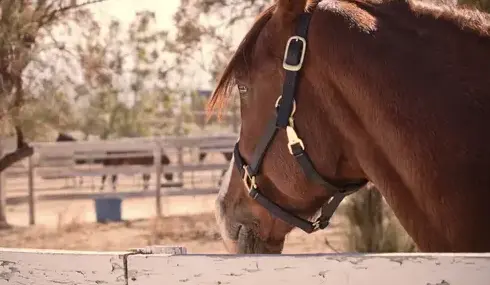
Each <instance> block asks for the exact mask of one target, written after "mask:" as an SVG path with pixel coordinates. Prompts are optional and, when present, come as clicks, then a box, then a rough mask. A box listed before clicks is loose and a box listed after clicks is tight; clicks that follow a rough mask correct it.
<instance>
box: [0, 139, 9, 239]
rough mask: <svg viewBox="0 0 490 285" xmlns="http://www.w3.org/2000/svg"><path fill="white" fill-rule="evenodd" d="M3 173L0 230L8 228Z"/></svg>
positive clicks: (1, 176)
mask: <svg viewBox="0 0 490 285" xmlns="http://www.w3.org/2000/svg"><path fill="white" fill-rule="evenodd" d="M2 157H3V141H2V137H0V158H2ZM4 186H5V175H4V173H3V171H2V172H0V230H1V229H4V228H8V227H9V224H8V223H7V214H6V212H7V200H6V196H7V193H5V192H6V191H5V187H4Z"/></svg>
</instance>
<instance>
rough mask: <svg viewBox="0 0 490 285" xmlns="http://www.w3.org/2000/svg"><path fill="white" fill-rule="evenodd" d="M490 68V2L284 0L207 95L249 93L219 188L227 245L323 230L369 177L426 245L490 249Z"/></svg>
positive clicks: (274, 245) (271, 249)
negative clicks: (483, 7)
mask: <svg viewBox="0 0 490 285" xmlns="http://www.w3.org/2000/svg"><path fill="white" fill-rule="evenodd" d="M489 75H490V16H489V15H488V14H485V13H482V12H478V11H476V10H468V9H464V8H461V7H455V6H447V5H442V4H439V5H436V4H432V3H427V2H415V1H412V0H409V1H405V0H403V1H402V0H391V1H389V0H324V1H306V0H295V1H293V0H277V1H274V4H273V5H272V6H271V7H270V8H268V9H267V10H266V11H265V12H263V13H262V14H261V15H260V16H259V17H258V18H257V19H256V21H255V23H254V24H253V26H252V28H251V29H250V30H249V32H248V33H247V34H246V36H245V38H244V39H243V41H242V42H241V44H240V45H239V46H238V48H237V50H236V52H235V54H234V56H233V57H232V58H231V59H230V62H229V63H228V65H227V67H226V68H225V70H224V72H223V75H222V76H221V78H220V80H219V82H218V85H217V87H216V90H215V92H214V93H213V95H212V98H211V99H210V102H209V108H210V109H212V108H222V107H223V103H224V102H225V101H223V100H224V99H228V98H227V97H228V96H230V94H232V92H231V90H232V89H235V88H236V90H238V92H237V93H238V94H239V96H240V104H241V107H240V110H241V130H240V134H239V137H240V140H239V141H238V142H237V144H236V146H235V151H234V155H233V160H232V161H233V162H231V163H230V169H229V171H228V172H227V173H226V175H225V177H224V180H223V183H222V185H221V189H220V193H219V194H218V198H217V201H216V202H217V203H216V211H217V213H216V217H217V223H218V225H219V228H220V232H221V236H222V238H223V240H224V243H225V246H226V248H227V249H228V251H229V252H230V253H280V252H282V250H283V246H284V241H285V236H286V235H287V233H289V232H290V231H291V230H292V229H293V228H295V227H297V228H299V229H302V230H303V231H305V232H307V233H312V232H315V231H318V230H320V229H324V228H325V227H327V226H328V225H329V222H330V218H331V217H332V215H333V214H334V212H335V209H336V208H337V206H338V205H339V204H340V203H341V201H342V199H343V198H344V197H346V196H347V195H349V194H351V193H354V192H356V191H358V190H360V189H361V191H362V189H363V188H364V186H365V185H367V183H368V181H370V182H372V183H373V184H374V185H376V188H377V189H379V191H380V193H381V194H382V195H383V196H384V198H385V199H386V201H387V202H388V204H389V205H390V207H391V208H392V210H393V211H394V213H395V214H396V216H397V217H398V219H399V220H400V222H401V224H402V225H403V227H404V228H405V230H406V231H407V232H408V233H409V235H410V236H411V237H412V238H413V240H414V241H415V242H416V244H417V247H418V249H420V250H422V251H435V252H489V251H490V231H489V230H488V218H489V217H490V207H489V205H488V204H489V202H490V175H489V171H490V131H489V127H488V122H490V79H489ZM227 101H228V102H229V101H231V100H227ZM315 213H318V214H319V215H318V216H316V217H315V218H314V220H313V221H310V220H309V218H312V217H313V216H314V215H315Z"/></svg>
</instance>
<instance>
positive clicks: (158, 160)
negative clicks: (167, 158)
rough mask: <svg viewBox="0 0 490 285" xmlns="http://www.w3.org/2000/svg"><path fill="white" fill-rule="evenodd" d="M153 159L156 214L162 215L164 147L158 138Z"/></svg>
mask: <svg viewBox="0 0 490 285" xmlns="http://www.w3.org/2000/svg"><path fill="white" fill-rule="evenodd" d="M153 161H154V163H155V175H156V176H155V196H156V197H155V202H156V207H155V209H156V216H157V217H161V216H162V200H161V189H162V179H161V177H162V148H161V146H160V144H159V143H158V141H157V140H155V142H154V149H153Z"/></svg>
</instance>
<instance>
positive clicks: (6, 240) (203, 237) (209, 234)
mask: <svg viewBox="0 0 490 285" xmlns="http://www.w3.org/2000/svg"><path fill="white" fill-rule="evenodd" d="M207 160H208V159H207ZM210 160H215V159H210ZM223 161H224V159H223V158H218V159H216V160H215V161H214V162H223ZM203 174H204V173H203ZM220 174H221V172H220V171H215V173H213V175H212V176H214V179H213V177H212V176H211V175H210V174H207V175H204V176H203V175H202V174H201V175H192V174H191V175H186V176H189V177H188V178H187V179H191V180H194V181H193V182H196V184H200V185H199V186H200V187H203V186H201V185H204V182H208V183H209V180H210V179H211V180H214V181H215V182H216V180H215V179H216V178H218V177H219V176H220ZM192 178H194V179H192ZM37 179H38V180H36V184H35V185H36V190H38V191H41V192H45V190H42V189H41V188H44V189H47V188H49V189H53V188H57V189H60V188H64V190H63V189H62V190H56V191H77V189H69V188H71V186H70V185H73V184H72V183H73V182H74V181H67V180H63V179H60V180H50V181H47V180H42V179H41V180H39V179H40V178H37ZM153 179H154V177H152V180H151V182H150V183H153ZM187 179H186V180H187ZM108 180H109V179H108ZM84 181H85V183H84V185H85V187H89V186H91V185H92V183H94V185H95V187H96V189H98V187H99V185H100V178H99V177H96V178H95V179H94V180H92V179H91V178H90V177H89V178H85V179H84ZM187 181H189V180H187ZM215 182H213V183H215ZM186 184H187V185H188V186H187V187H192V186H193V185H194V184H192V183H191V184H189V183H186ZM150 185H153V184H150ZM26 186H27V180H26V177H18V178H16V179H9V181H8V185H7V189H8V192H7V193H9V192H10V193H9V194H7V195H9V196H16V195H25V194H26ZM106 186H107V187H106V189H107V190H109V189H110V186H109V184H107V185H106ZM140 186H141V178H140V176H137V177H124V176H120V178H119V187H118V189H120V188H124V189H122V190H124V191H127V190H128V189H133V190H135V188H140ZM206 186H207V185H206ZM140 189H141V188H140ZM9 190H10V191H9ZM78 190H81V189H78ZM53 191H54V190H53ZM184 191H185V190H184ZM214 199H215V195H201V196H180V197H167V198H164V199H163V205H162V207H163V215H164V218H163V219H161V220H157V219H155V218H154V216H155V200H154V199H153V198H133V199H126V200H124V202H123V204H122V217H123V219H124V220H125V221H124V222H121V223H110V224H97V223H96V222H95V221H96V219H95V211H94V204H93V203H94V202H93V201H92V200H76V201H74V200H71V201H69V200H67V201H38V202H37V203H36V226H34V227H28V214H27V213H28V207H27V204H20V205H9V206H8V207H7V215H8V221H9V223H10V224H12V225H14V227H13V228H12V229H8V230H0V247H17V248H19V247H22V248H45V249H72V250H99V251H101V250H127V249H130V248H136V247H142V246H146V245H180V246H185V247H187V250H188V251H189V252H190V253H225V249H224V247H223V244H222V241H221V238H220V236H219V233H218V230H217V226H216V223H215V220H214V214H213V207H214ZM332 222H333V226H332V227H330V229H329V230H328V231H323V232H319V233H315V234H312V235H307V234H305V233H303V232H302V231H300V230H294V231H293V232H292V233H291V234H290V235H289V236H288V238H287V241H286V246H285V250H284V252H285V253H318V252H329V251H331V249H330V248H329V247H328V246H327V245H326V243H325V238H326V237H327V236H328V239H329V241H331V243H332V244H333V245H334V246H338V245H339V242H338V241H340V240H341V239H340V238H339V234H340V231H339V230H337V228H335V226H334V225H335V222H336V219H335V216H334V219H333V221H332Z"/></svg>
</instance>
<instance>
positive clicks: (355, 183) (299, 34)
mask: <svg viewBox="0 0 490 285" xmlns="http://www.w3.org/2000/svg"><path fill="white" fill-rule="evenodd" d="M311 15H312V14H310V13H302V14H301V15H299V16H298V19H297V26H296V35H294V36H292V37H290V38H289V40H288V42H287V44H286V50H285V52H284V60H283V68H284V69H285V70H286V77H285V81H284V84H283V89H282V96H279V98H278V99H277V101H276V110H275V111H276V112H274V116H272V118H271V120H270V121H269V123H268V124H267V127H266V130H265V133H264V135H262V137H261V138H260V141H259V143H258V144H257V146H256V149H255V151H254V153H253V155H252V158H251V162H250V164H247V163H246V161H245V160H244V158H243V157H242V155H241V153H240V150H239V147H238V145H239V142H237V143H236V144H235V148H234V158H235V166H236V167H237V168H238V170H239V171H240V174H241V177H242V180H243V183H244V184H245V187H246V188H247V190H248V194H249V195H250V197H251V198H252V199H254V200H255V201H257V202H258V203H259V204H260V205H261V206H262V207H264V208H265V209H267V210H268V211H269V212H270V213H271V214H272V215H273V216H274V217H276V218H278V219H281V220H283V221H284V222H286V223H289V224H290V225H292V226H295V227H298V228H300V229H302V230H303V231H305V232H307V233H312V232H315V231H317V230H320V229H324V228H326V227H327V226H328V225H329V223H330V218H331V217H332V216H333V214H334V212H335V210H336V209H337V208H338V206H339V205H340V203H341V202H342V200H343V199H344V198H345V197H346V196H347V195H349V194H352V193H354V192H356V191H358V190H359V189H360V188H362V187H364V186H365V185H366V184H367V182H368V181H367V180H366V179H357V180H352V181H348V182H347V183H345V184H343V185H336V184H335V183H333V182H330V181H329V180H328V179H326V178H324V177H322V175H321V174H320V173H318V171H317V170H316V168H315V167H314V165H313V163H312V161H311V159H310V157H309V156H308V154H307V153H306V151H305V145H304V143H303V141H302V140H301V139H300V137H299V136H298V134H297V133H296V130H295V128H294V113H295V111H296V102H295V100H294V95H295V93H296V87H297V82H298V78H299V75H300V70H301V68H302V66H303V62H304V58H305V54H306V43H307V42H306V38H307V34H308V26H309V23H310V20H311ZM280 129H285V130H286V134H287V138H288V149H289V152H290V154H291V155H293V156H294V158H295V159H296V161H297V162H298V164H299V165H300V166H301V168H302V170H303V172H304V174H305V175H306V177H307V178H308V179H309V180H312V181H315V182H316V183H319V184H320V185H322V186H323V187H324V188H325V189H326V191H329V193H334V194H333V196H332V197H331V198H330V199H329V200H328V201H327V202H326V203H325V204H324V205H323V206H322V207H321V213H320V215H319V216H318V217H317V218H316V219H315V220H314V222H311V221H309V220H306V219H303V218H301V217H298V216H296V215H294V214H293V213H291V212H289V211H288V210H287V209H285V208H283V207H281V206H279V205H278V204H276V203H274V202H273V201H271V200H270V199H269V198H267V197H266V196H265V195H264V194H263V193H262V192H261V191H260V190H259V187H258V185H257V183H256V177H257V175H258V174H259V173H260V166H261V165H262V161H263V158H264V156H265V154H266V152H267V150H268V148H269V146H270V144H271V142H272V140H273V139H274V137H275V135H276V134H277V131H278V130H280Z"/></svg>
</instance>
